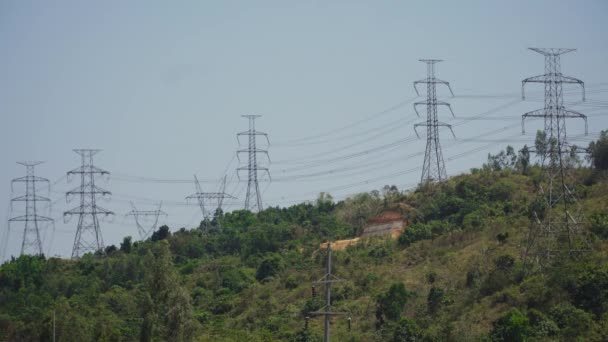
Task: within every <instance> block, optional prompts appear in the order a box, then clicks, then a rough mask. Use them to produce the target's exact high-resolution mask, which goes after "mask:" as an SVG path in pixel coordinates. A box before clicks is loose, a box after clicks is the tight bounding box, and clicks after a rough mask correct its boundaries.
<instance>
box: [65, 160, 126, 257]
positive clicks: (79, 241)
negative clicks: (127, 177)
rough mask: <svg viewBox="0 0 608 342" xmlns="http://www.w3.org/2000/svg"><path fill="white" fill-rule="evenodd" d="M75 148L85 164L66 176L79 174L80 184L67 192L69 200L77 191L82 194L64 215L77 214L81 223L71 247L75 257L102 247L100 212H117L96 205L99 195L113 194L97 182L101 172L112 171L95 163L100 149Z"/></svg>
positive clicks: (104, 174)
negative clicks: (95, 156) (74, 205)
mask: <svg viewBox="0 0 608 342" xmlns="http://www.w3.org/2000/svg"><path fill="white" fill-rule="evenodd" d="M74 152H76V153H77V154H78V155H80V158H81V160H82V164H81V166H80V167H78V168H76V169H74V170H72V171H69V172H68V173H67V177H68V180H69V179H70V177H73V176H79V177H80V186H78V187H76V188H74V189H73V190H70V191H68V192H66V200H67V201H69V200H70V196H75V195H77V196H79V197H80V205H79V206H77V207H76V208H73V209H71V210H68V211H66V212H64V213H63V216H64V218H69V217H71V216H73V215H78V227H77V228H76V237H75V238H74V247H73V248H72V258H79V257H80V256H82V255H83V254H85V253H87V252H93V253H95V252H96V251H98V250H102V249H103V247H104V245H103V237H102V236H101V229H100V227H99V219H98V217H97V216H98V215H105V216H109V215H114V213H113V212H111V211H109V210H106V209H104V208H102V207H100V206H98V205H97V199H98V197H99V196H102V197H103V196H107V195H111V192H109V191H108V190H105V189H102V188H100V187H98V186H97V185H95V179H96V178H97V177H98V176H109V174H110V173H109V172H108V171H105V170H102V169H100V168H98V167H96V166H95V165H93V156H94V155H96V154H97V153H99V152H100V150H92V149H76V150H74Z"/></svg>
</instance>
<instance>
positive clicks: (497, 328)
mask: <svg viewBox="0 0 608 342" xmlns="http://www.w3.org/2000/svg"><path fill="white" fill-rule="evenodd" d="M529 335H530V322H529V320H528V317H526V315H524V314H523V313H522V312H521V311H519V310H518V309H511V310H509V312H507V313H506V314H505V315H504V316H502V317H501V318H499V319H498V320H497V321H495V322H494V323H492V332H491V334H490V339H491V340H492V341H505V342H507V341H508V342H518V341H522V342H523V341H526V340H527V339H528V337H529Z"/></svg>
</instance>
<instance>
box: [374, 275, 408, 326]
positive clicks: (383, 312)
mask: <svg viewBox="0 0 608 342" xmlns="http://www.w3.org/2000/svg"><path fill="white" fill-rule="evenodd" d="M411 296H412V293H411V292H409V291H408V290H407V289H406V288H405V285H404V284H403V283H394V284H393V285H391V287H390V288H389V289H388V291H387V292H386V293H382V294H380V295H379V296H378V297H377V299H376V305H377V310H376V321H377V322H376V325H377V327H378V328H379V327H380V326H381V325H382V323H383V322H384V318H386V319H389V320H391V321H398V320H399V319H400V318H401V312H402V311H403V307H404V306H405V304H406V303H407V301H408V299H409V298H410V297H411Z"/></svg>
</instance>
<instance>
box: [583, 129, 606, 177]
mask: <svg viewBox="0 0 608 342" xmlns="http://www.w3.org/2000/svg"><path fill="white" fill-rule="evenodd" d="M588 158H589V160H590V161H591V165H592V166H593V167H594V168H595V169H596V170H602V171H603V170H608V130H605V131H602V132H601V133H600V138H599V139H598V140H597V141H592V142H591V143H589V157H588Z"/></svg>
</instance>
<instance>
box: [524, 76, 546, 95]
mask: <svg viewBox="0 0 608 342" xmlns="http://www.w3.org/2000/svg"><path fill="white" fill-rule="evenodd" d="M545 82H547V75H544V74H543V75H538V76H532V77H528V78H525V79H523V80H522V81H521V99H522V100H525V99H526V93H525V86H526V83H545Z"/></svg>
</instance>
